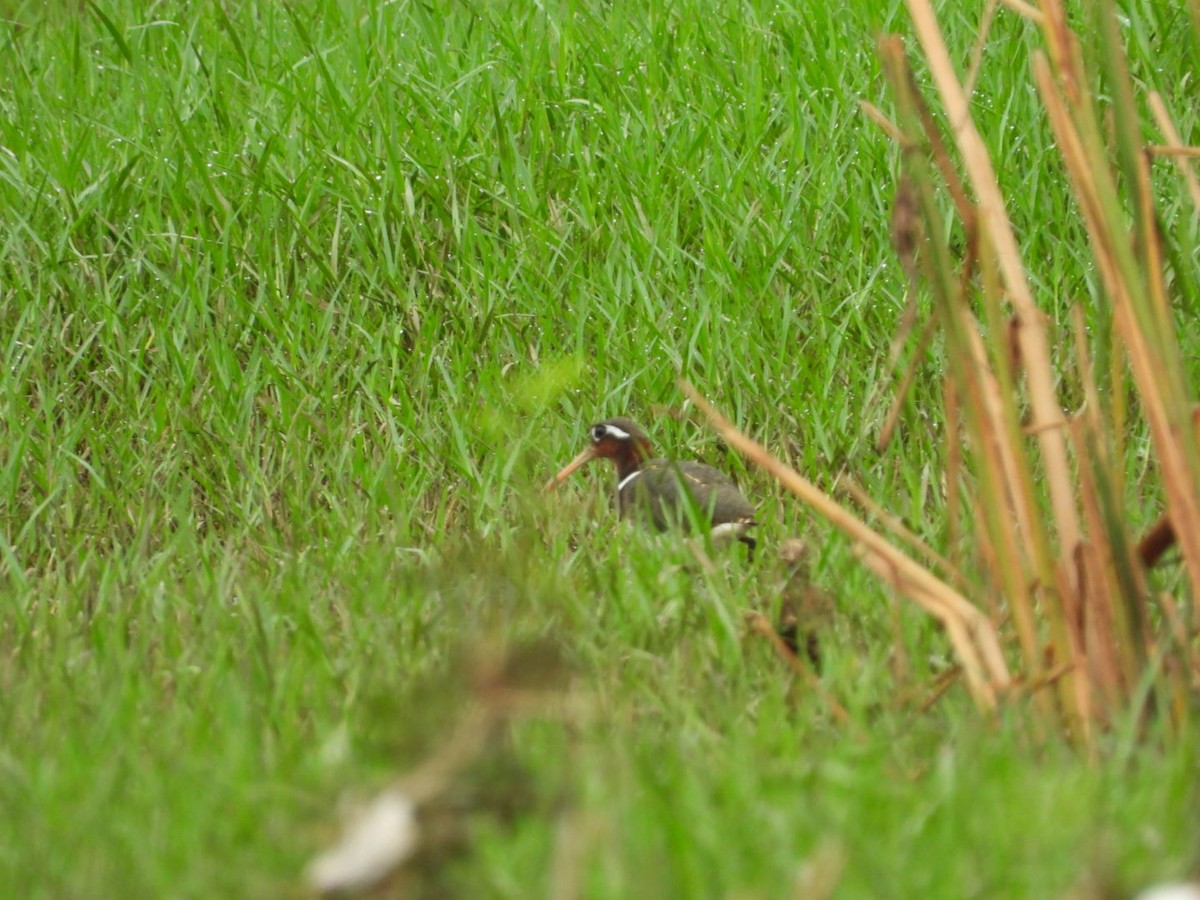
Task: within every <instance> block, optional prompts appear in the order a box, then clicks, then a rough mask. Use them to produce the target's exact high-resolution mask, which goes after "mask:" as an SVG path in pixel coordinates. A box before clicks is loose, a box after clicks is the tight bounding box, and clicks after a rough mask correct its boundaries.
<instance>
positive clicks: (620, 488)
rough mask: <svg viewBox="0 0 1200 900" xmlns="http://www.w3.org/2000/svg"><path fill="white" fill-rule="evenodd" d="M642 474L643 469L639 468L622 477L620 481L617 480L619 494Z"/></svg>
mask: <svg viewBox="0 0 1200 900" xmlns="http://www.w3.org/2000/svg"><path fill="white" fill-rule="evenodd" d="M641 474H642V470H641V469H638V470H637V471H636V472H631V473H630V474H628V475H626V476H625V477H624V478H622V479H621V480H620V481H618V482H617V493H618V494H619V493H621V491H623V490H625V488H626V487H627V486H628V485H629V483H630V482H631V481H633V479H635V478H637V477H638V476H639V475H641Z"/></svg>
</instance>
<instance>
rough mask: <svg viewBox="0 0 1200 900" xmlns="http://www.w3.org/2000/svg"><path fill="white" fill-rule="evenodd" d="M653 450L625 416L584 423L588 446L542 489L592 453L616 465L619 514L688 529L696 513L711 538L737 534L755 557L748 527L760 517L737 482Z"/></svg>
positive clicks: (563, 477) (658, 525)
mask: <svg viewBox="0 0 1200 900" xmlns="http://www.w3.org/2000/svg"><path fill="white" fill-rule="evenodd" d="M653 454H654V451H653V448H652V445H651V443H650V438H649V436H648V435H647V434H646V432H645V431H643V430H642V428H641V426H640V425H638V424H637V423H636V422H634V421H633V420H631V419H627V418H625V417H624V416H617V417H615V418H612V419H605V420H604V421H603V422H597V423H596V424H595V425H593V426H592V427H591V428H589V429H588V444H587V446H586V447H584V449H583V451H582V452H581V453H580V454H579V455H578V456H576V457H575V458H574V459H573V460H571V461H570V462H569V463H567V465H566V466H565V467H564V468H563V469H562V471H561V472H559V473H558V474H557V475H555V476H554V477H553V478H551V479H550V480H549V481H548V482H547V483H546V490H547V491H553V490H555V489H556V488H557V487H558V486H559V485H560V484H562V483H563V482H564V481H566V479H567V478H568V477H570V475H571V473H573V472H575V471H576V470H577V469H579V468H580V467H581V466H583V465H584V464H585V463H588V462H590V461H591V460H593V459H611V460H612V461H613V463H614V464H615V465H616V468H617V508H618V513H619V515H620V517H621V518H622V519H639V520H642V521H645V522H648V523H649V524H651V525H653V526H654V527H655V528H656V529H658V530H659V531H666V530H667V529H668V528H674V527H679V528H682V529H683V530H685V531H686V530H689V526H690V523H691V521H692V519H693V518H694V519H695V520H696V522H697V523H699V524H702V525H704V526H706V527H707V528H708V530H709V533H710V534H711V535H712V537H713V539H714V540H717V539H721V538H726V537H730V536H732V537H736V538H737V540H739V541H741V542H742V543H743V544H745V545H746V547H747V554H748V556H749V558H750V559H753V558H754V549H755V547H756V546H757V545H758V542H757V541H756V540H755V538H754V537H752V536H751V535H750V534H748V532H749V530H750V529H751V528H753V527H754V526H755V525H757V524H758V522H757V521H756V519H755V511H754V507H753V506H752V505H751V504H750V501H749V500H747V499H746V498H745V497H744V496H743V495H742V492H741V491H739V490H738V488H737V485H735V484H734V483H733V481H732V480H730V478H729V477H728V476H727V475H725V473H724V472H721V471H720V470H718V469H714V468H713V467H712V466H708V465H705V464H704V463H701V462H695V461H693V460H684V461H672V460H667V459H658V458H655V457H654V455H653ZM689 507H690V509H691V510H692V513H691V514H689V512H688V509H689Z"/></svg>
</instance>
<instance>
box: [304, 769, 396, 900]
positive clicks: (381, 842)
mask: <svg viewBox="0 0 1200 900" xmlns="http://www.w3.org/2000/svg"><path fill="white" fill-rule="evenodd" d="M418 837H419V833H418V828H417V809H416V805H415V804H414V803H413V802H412V800H411V799H409V797H408V796H407V795H406V794H403V793H401V792H400V791H398V790H395V789H392V790H388V791H385V792H384V793H382V794H380V795H379V796H378V797H376V798H375V799H374V800H372V801H371V803H370V804H369V805H368V806H367V807H366V808H365V809H363V810H362V811H361V812H359V813H358V815H357V816H355V818H354V820H353V821H352V822H351V823H350V824H349V825H348V826H347V827H346V830H345V832H344V833H343V834H342V839H341V841H340V842H339V843H338V844H337V845H336V846H334V847H331V848H330V849H329V850H326V851H325V852H324V853H322V854H321V855H320V856H318V857H317V858H316V859H314V860H313V861H312V862H311V863H309V866H308V880H309V883H310V884H311V885H312V886H313V887H314V888H316V889H317V890H318V891H320V892H321V893H323V894H332V893H339V894H346V893H350V894H353V893H360V892H362V891H365V890H368V889H370V888H372V887H374V886H375V885H377V884H378V883H379V882H380V881H382V880H383V879H384V878H386V877H387V876H388V875H390V874H391V873H392V872H393V871H394V870H395V869H396V868H397V867H398V866H399V865H400V864H401V863H402V862H404V861H405V860H406V859H408V857H410V856H411V855H412V853H413V851H414V850H415V849H416V847H417V838H418Z"/></svg>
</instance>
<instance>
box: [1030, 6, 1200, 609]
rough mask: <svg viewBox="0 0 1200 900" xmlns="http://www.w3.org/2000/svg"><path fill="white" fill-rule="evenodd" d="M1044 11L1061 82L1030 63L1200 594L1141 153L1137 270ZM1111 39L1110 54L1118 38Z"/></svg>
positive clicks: (1136, 174) (1136, 184) (1074, 70)
mask: <svg viewBox="0 0 1200 900" xmlns="http://www.w3.org/2000/svg"><path fill="white" fill-rule="evenodd" d="M1045 7H1046V9H1047V11H1048V12H1051V11H1052V12H1054V16H1053V17H1051V16H1048V22H1047V28H1048V29H1051V30H1052V33H1051V34H1050V35H1048V38H1049V43H1050V45H1051V47H1052V48H1056V50H1057V55H1056V56H1055V57H1053V58H1054V60H1055V63H1056V65H1059V66H1061V67H1060V68H1059V69H1058V71H1057V74H1058V77H1059V84H1058V85H1056V83H1055V79H1054V74H1055V73H1054V72H1052V71H1051V67H1050V65H1049V64H1048V63H1047V62H1046V60H1045V59H1044V58H1043V57H1040V56H1039V57H1037V58H1035V60H1034V74H1035V79H1036V81H1037V84H1038V88H1039V91H1040V93H1041V95H1042V100H1043V104H1044V105H1045V107H1046V111H1047V114H1048V117H1049V120H1050V124H1051V127H1052V129H1053V130H1054V133H1055V137H1056V139H1057V140H1058V142H1059V145H1060V148H1061V152H1062V156H1063V160H1064V162H1065V163H1066V165H1067V171H1068V173H1069V175H1070V177H1071V180H1072V183H1073V184H1074V186H1075V191H1076V194H1077V196H1078V198H1079V200H1080V209H1081V211H1082V213H1083V216H1084V223H1085V225H1086V227H1087V231H1088V234H1089V237H1090V239H1091V241H1092V246H1093V250H1094V257H1095V260H1096V264H1097V269H1098V271H1099V272H1100V274H1101V280H1102V282H1103V284H1104V287H1105V290H1106V292H1107V294H1108V296H1109V297H1110V299H1111V302H1112V306H1113V317H1114V323H1115V325H1116V330H1117V333H1118V335H1119V336H1120V338H1121V341H1122V344H1123V347H1124V349H1125V353H1126V357H1127V358H1128V360H1129V365H1130V368H1131V370H1132V371H1133V374H1134V379H1135V381H1136V382H1137V385H1138V388H1139V391H1140V392H1141V398H1142V405H1143V408H1144V410H1145V412H1146V417H1147V420H1148V421H1149V423H1150V429H1151V434H1152V436H1153V438H1154V444H1155V449H1156V450H1157V453H1158V457H1159V465H1160V468H1161V471H1162V477H1163V485H1164V488H1165V492H1166V495H1167V502H1168V508H1169V509H1170V511H1171V516H1172V519H1173V521H1174V523H1175V525H1176V527H1175V533H1176V536H1177V538H1178V540H1179V544H1180V549H1181V550H1182V552H1183V557H1184V561H1185V564H1186V565H1187V568H1188V572H1189V576H1190V579H1191V582H1192V584H1193V586H1200V498H1198V497H1197V494H1196V489H1195V485H1197V484H1200V452H1198V450H1197V447H1196V439H1195V434H1194V431H1193V429H1192V428H1191V427H1190V418H1191V411H1190V403H1189V402H1188V401H1187V392H1186V388H1185V386H1184V385H1183V383H1182V364H1181V361H1180V360H1179V350H1178V343H1177V341H1176V340H1175V336H1174V329H1173V324H1172V322H1171V311H1170V309H1169V306H1168V304H1167V303H1166V298H1165V290H1164V288H1163V285H1162V281H1161V265H1160V260H1161V252H1160V250H1159V246H1158V238H1157V234H1156V231H1155V226H1154V219H1153V215H1152V210H1151V209H1150V207H1149V203H1150V191H1149V184H1148V179H1149V173H1148V167H1147V164H1146V161H1145V155H1144V154H1142V153H1135V154H1133V158H1132V159H1127V165H1128V167H1129V168H1130V169H1131V170H1132V172H1131V173H1130V174H1131V175H1132V177H1131V178H1129V179H1128V182H1129V183H1130V186H1131V188H1132V189H1133V191H1134V192H1135V195H1136V197H1135V200H1136V202H1135V205H1134V206H1135V218H1136V221H1137V225H1136V226H1135V229H1136V231H1137V237H1138V238H1139V249H1140V250H1141V252H1142V255H1143V260H1142V262H1141V263H1139V261H1138V259H1137V258H1136V257H1135V254H1134V249H1133V247H1131V246H1130V242H1129V240H1128V235H1127V229H1126V227H1125V225H1124V216H1123V212H1122V206H1121V203H1120V201H1119V199H1118V193H1117V189H1116V184H1115V181H1114V178H1113V175H1112V173H1111V172H1110V171H1109V168H1108V162H1107V159H1106V158H1105V155H1104V151H1103V142H1102V141H1101V140H1100V137H1099V135H1100V127H1099V123H1098V122H1097V121H1096V117H1095V111H1094V109H1093V107H1092V105H1091V102H1090V99H1089V98H1088V97H1087V95H1086V94H1085V93H1084V92H1083V90H1082V88H1081V86H1080V82H1081V79H1080V78H1079V75H1078V71H1079V69H1078V67H1077V64H1076V56H1077V50H1074V42H1073V41H1072V39H1071V37H1070V35H1069V33H1068V32H1067V31H1066V25H1065V21H1064V16H1063V13H1062V10H1061V7H1060V5H1059V4H1057V3H1055V2H1051V0H1047V2H1046V4H1045ZM1111 12H1112V11H1111V9H1106V10H1105V11H1104V12H1103V13H1101V14H1100V15H1101V22H1102V23H1109V22H1110V21H1111V18H1112V15H1111ZM1112 28H1115V26H1114V25H1111V24H1109V25H1107V27H1106V28H1105V29H1103V30H1106V31H1109V30H1111V29H1112ZM1107 39H1108V40H1109V42H1110V47H1111V46H1112V42H1113V37H1112V35H1111V34H1110V35H1108V36H1107ZM1119 56H1120V54H1119V53H1116V52H1115V51H1112V52H1110V54H1109V58H1110V59H1115V58H1116V57H1119ZM1121 59H1122V62H1123V57H1121ZM1121 76H1124V77H1121ZM1127 79H1128V75H1127V73H1125V72H1124V69H1123V67H1120V68H1119V71H1118V73H1117V77H1116V79H1115V80H1116V81H1117V82H1118V83H1119V85H1121V87H1119V88H1118V89H1117V90H1115V91H1114V96H1115V99H1116V103H1115V105H1116V106H1117V107H1118V108H1123V107H1125V106H1127V105H1128V106H1131V105H1132V100H1131V99H1130V98H1129V97H1128V96H1127V94H1128V93H1129V91H1130V90H1131V89H1130V88H1129V87H1128V81H1127ZM1059 85H1061V91H1062V92H1061V93H1060V90H1059ZM1128 117H1129V111H1128V110H1124V111H1123V112H1122V113H1121V114H1120V115H1119V116H1118V120H1119V122H1118V125H1119V127H1118V135H1119V137H1120V135H1121V134H1122V131H1123V129H1122V127H1120V126H1121V125H1122V124H1123V125H1124V130H1128V128H1129V127H1130V126H1129V123H1128V122H1127V121H1126V120H1127V119H1128ZM1130 140H1131V138H1130V137H1129V136H1128V135H1125V136H1124V137H1123V138H1120V141H1119V142H1120V143H1122V144H1127V143H1129V142H1130ZM1124 156H1125V157H1127V158H1128V157H1129V156H1130V154H1129V152H1128V151H1125V152H1124ZM1152 270H1153V271H1152Z"/></svg>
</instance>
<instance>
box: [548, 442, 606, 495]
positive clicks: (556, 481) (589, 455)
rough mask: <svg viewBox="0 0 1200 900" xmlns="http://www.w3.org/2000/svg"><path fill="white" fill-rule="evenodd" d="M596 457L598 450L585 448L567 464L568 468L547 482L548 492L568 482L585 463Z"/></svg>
mask: <svg viewBox="0 0 1200 900" xmlns="http://www.w3.org/2000/svg"><path fill="white" fill-rule="evenodd" d="M596 456H597V454H596V449H595V448H594V447H587V448H585V449H584V451H583V452H582V453H580V454H579V455H578V456H577V457H575V458H574V459H573V460H571V461H570V462H569V463H567V465H566V467H565V468H564V469H563V470H562V471H561V472H559V473H558V474H557V475H555V476H554V477H553V478H551V479H550V480H549V481H547V482H546V490H548V491H552V490H554V489H555V488H556V487H558V486H559V485H560V484H562V483H563V482H564V481H566V480H567V479H568V478H569V477H570V475H571V473H572V472H574V471H575V470H576V469H578V468H579V467H580V466H582V465H583V464H584V463H585V462H588V461H589V460H593V459H595V458H596Z"/></svg>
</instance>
